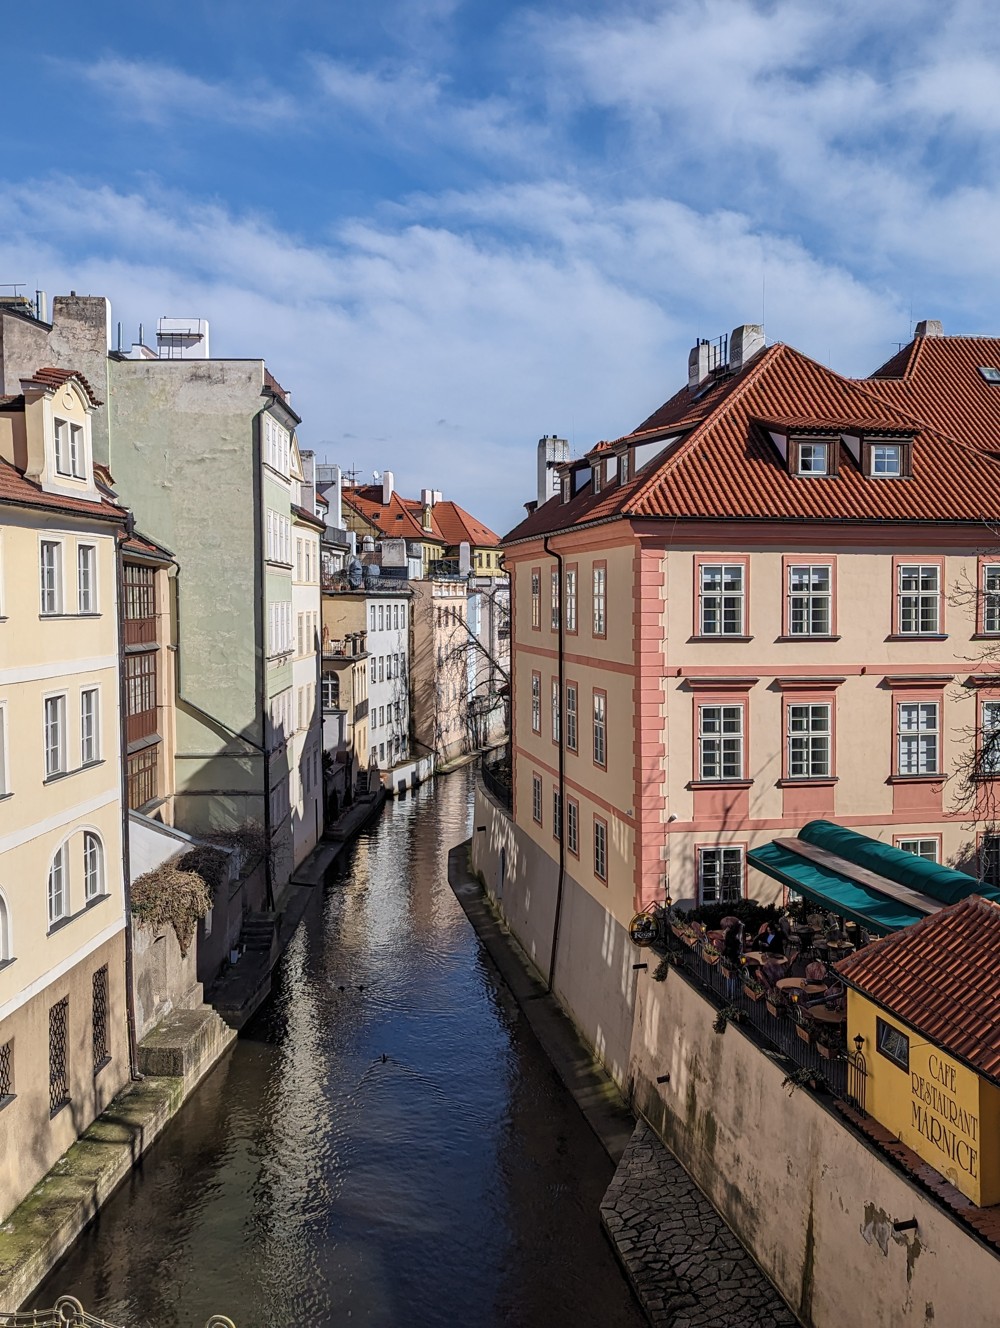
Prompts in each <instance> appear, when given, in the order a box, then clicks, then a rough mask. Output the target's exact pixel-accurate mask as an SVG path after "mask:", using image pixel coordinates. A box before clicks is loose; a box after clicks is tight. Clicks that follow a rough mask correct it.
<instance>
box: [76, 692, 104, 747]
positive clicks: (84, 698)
mask: <svg viewBox="0 0 1000 1328" xmlns="http://www.w3.org/2000/svg"><path fill="white" fill-rule="evenodd" d="M100 759H101V699H100V692H99V691H98V689H97V688H96V687H88V688H86V690H85V691H82V692H81V693H80V764H81V765H91V764H92V763H93V762H94V761H99V760H100Z"/></svg>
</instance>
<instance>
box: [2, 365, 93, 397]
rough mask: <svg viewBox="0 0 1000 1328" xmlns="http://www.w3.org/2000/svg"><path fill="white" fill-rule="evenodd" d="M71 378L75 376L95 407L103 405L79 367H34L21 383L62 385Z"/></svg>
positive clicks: (44, 385) (45, 385)
mask: <svg viewBox="0 0 1000 1328" xmlns="http://www.w3.org/2000/svg"><path fill="white" fill-rule="evenodd" d="M71 378H75V379H76V380H77V382H78V383H79V384H80V386H81V387H82V388H83V390H84V392H85V393H86V395H87V399H88V401H89V402H90V404H91V405H92V406H94V407H95V408H96V407H98V406H103V404H104V403H103V401H100V400H99V399H98V397H97V394H96V393H95V391H94V389H93V388H92V387H91V385H90V383H89V382H88V381H87V379H86V377H85V376H84V375H83V374H82V373H81V372H80V370H79V369H57V368H56V367H55V366H54V365H51V364H49V365H45V366H44V367H43V368H41V369H36V370H35V372H34V373H33V374H31V375H30V376H27V375H26V376H25V377H24V378H23V379H22V380H21V381H22V383H37V384H38V385H39V386H40V387H62V385H63V383H68V382H69V380H70V379H71Z"/></svg>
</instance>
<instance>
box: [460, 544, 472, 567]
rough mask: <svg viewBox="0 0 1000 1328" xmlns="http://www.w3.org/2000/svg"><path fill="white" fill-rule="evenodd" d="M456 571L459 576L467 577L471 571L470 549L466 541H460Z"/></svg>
mask: <svg viewBox="0 0 1000 1328" xmlns="http://www.w3.org/2000/svg"><path fill="white" fill-rule="evenodd" d="M458 571H459V575H460V576H468V575H469V573H470V572H471V571H472V549H471V547H470V546H469V542H468V540H462V542H461V544H460V545H459V546H458Z"/></svg>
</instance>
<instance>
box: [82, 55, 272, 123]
mask: <svg viewBox="0 0 1000 1328" xmlns="http://www.w3.org/2000/svg"><path fill="white" fill-rule="evenodd" d="M65 63H66V64H70V62H65ZM70 67H71V68H72V70H73V74H74V77H75V78H78V79H84V80H86V81H87V82H88V83H90V85H91V86H92V87H93V88H94V89H95V90H96V91H97V92H98V93H99V95H101V96H103V97H105V98H107V99H108V100H109V101H110V102H112V103H113V104H114V107H115V110H116V114H117V115H118V116H120V117H121V118H123V119H124V120H138V121H145V122H146V123H148V124H152V125H158V126H167V125H170V124H173V123H176V122H177V121H182V122H183V121H190V120H200V121H203V122H208V123H211V122H213V121H215V122H222V123H225V124H231V125H239V126H241V127H242V128H244V129H254V130H260V129H266V128H276V127H278V126H281V125H287V123H288V122H289V121H290V120H292V119H294V118H295V117H296V116H297V114H298V108H297V106H296V104H295V102H294V100H293V99H292V98H291V97H289V96H288V95H287V94H285V93H282V92H278V91H276V90H275V88H274V87H273V86H272V85H270V84H269V83H267V82H264V81H263V80H250V81H249V82H247V83H244V84H242V85H237V84H235V83H226V82H214V83H213V82H210V81H209V80H207V79H203V78H199V77H197V76H196V75H194V74H188V73H185V72H184V71H183V70H181V69H176V68H173V67H171V66H169V65H163V64H156V63H152V62H149V61H145V60H124V59H106V60H97V61H94V62H83V61H81V62H78V63H72V64H71V65H70Z"/></svg>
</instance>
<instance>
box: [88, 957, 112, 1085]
mask: <svg viewBox="0 0 1000 1328" xmlns="http://www.w3.org/2000/svg"><path fill="white" fill-rule="evenodd" d="M92 1027H93V1034H94V1073H95V1074H96V1073H97V1072H98V1070H100V1069H101V1068H102V1067H103V1066H105V1065H107V1063H108V1061H109V1060H110V1059H111V1050H110V1048H109V1046H108V966H107V964H105V965H104V967H103V968H99V969H98V970H97V972H96V973H95V974H94V1005H93V1014H92Z"/></svg>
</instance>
